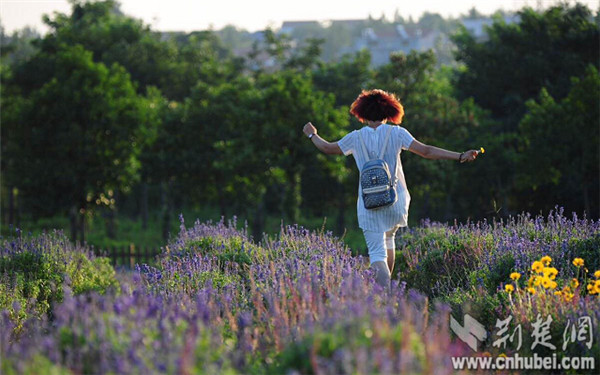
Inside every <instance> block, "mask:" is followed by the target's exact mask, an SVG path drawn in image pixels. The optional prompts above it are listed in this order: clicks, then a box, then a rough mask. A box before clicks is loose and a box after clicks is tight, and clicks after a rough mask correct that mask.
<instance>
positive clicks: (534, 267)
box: [531, 260, 544, 273]
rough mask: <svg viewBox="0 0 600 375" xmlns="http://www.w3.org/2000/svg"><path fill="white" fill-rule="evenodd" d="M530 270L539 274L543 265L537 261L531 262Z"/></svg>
mask: <svg viewBox="0 0 600 375" xmlns="http://www.w3.org/2000/svg"><path fill="white" fill-rule="evenodd" d="M531 269H532V270H533V271H535V272H536V273H541V272H543V270H544V264H543V263H542V262H540V261H539V260H536V261H535V262H533V264H532V265H531Z"/></svg>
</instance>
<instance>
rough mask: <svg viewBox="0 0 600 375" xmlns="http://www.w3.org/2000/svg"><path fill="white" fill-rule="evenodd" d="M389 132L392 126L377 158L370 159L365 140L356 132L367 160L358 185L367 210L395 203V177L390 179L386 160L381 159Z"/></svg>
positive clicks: (390, 130)
mask: <svg viewBox="0 0 600 375" xmlns="http://www.w3.org/2000/svg"><path fill="white" fill-rule="evenodd" d="M391 132H392V127H391V126H390V128H389V129H388V132H387V134H386V136H385V141H384V144H383V148H382V149H381V152H380V154H379V158H378V159H372V160H371V159H370V157H369V153H368V152H367V147H366V146H365V142H364V141H363V139H362V136H361V135H360V132H358V137H359V138H360V143H361V145H362V150H363V152H364V154H365V159H367V162H366V163H365V164H364V165H363V167H362V170H361V171H360V187H361V190H362V197H363V203H364V205H365V208H366V209H368V210H375V209H378V208H383V207H387V206H391V205H392V204H394V203H396V200H397V195H396V186H395V185H396V181H395V179H392V175H391V173H390V168H389V166H388V164H387V163H386V161H385V160H383V155H384V154H385V149H386V148H387V144H388V141H389V139H390V133H391Z"/></svg>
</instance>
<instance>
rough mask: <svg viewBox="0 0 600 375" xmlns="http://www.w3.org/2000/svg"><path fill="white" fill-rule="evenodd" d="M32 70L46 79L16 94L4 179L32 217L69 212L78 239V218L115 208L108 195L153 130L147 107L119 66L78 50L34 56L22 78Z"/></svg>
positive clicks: (124, 183) (124, 181)
mask: <svg viewBox="0 0 600 375" xmlns="http://www.w3.org/2000/svg"><path fill="white" fill-rule="evenodd" d="M39 66H44V67H46V68H47V69H46V71H45V72H44V73H51V74H48V76H47V77H46V79H45V80H44V81H43V82H39V84H40V85H39V87H37V88H34V89H32V90H30V91H28V92H27V93H23V94H26V96H23V98H25V99H22V100H21V106H20V108H19V111H18V113H15V115H13V116H11V117H10V122H9V123H8V124H6V125H8V126H9V128H10V131H11V133H10V134H9V136H10V138H11V141H12V142H11V144H12V145H13V146H14V147H11V148H10V149H9V150H7V154H9V159H10V160H11V161H12V163H13V164H12V165H11V166H10V169H9V170H8V171H7V172H8V173H7V179H8V180H9V181H10V182H11V183H12V184H14V185H15V186H17V187H18V188H19V190H20V191H21V192H22V195H23V197H24V198H25V199H26V203H27V204H28V206H29V208H31V210H32V212H36V213H38V214H39V215H41V216H43V215H51V214H54V213H56V212H65V213H66V212H67V211H69V212H70V216H71V224H72V225H71V234H72V237H73V239H75V238H76V237H77V235H79V239H80V240H82V241H83V240H84V231H83V228H84V227H83V223H84V219H85V216H84V215H86V214H87V213H88V212H91V211H93V209H94V207H95V206H96V205H98V204H106V205H110V204H114V201H111V196H112V195H113V194H114V192H115V191H116V190H117V189H124V190H126V189H128V188H130V187H131V184H132V182H133V181H134V180H135V177H136V175H137V170H138V168H139V163H138V160H137V156H138V154H139V149H140V143H141V142H142V138H143V137H144V133H143V131H144V129H147V128H151V127H152V126H153V124H152V121H151V119H152V118H153V117H152V115H151V114H150V113H149V112H151V106H150V105H148V103H147V102H146V101H145V100H143V99H140V98H138V96H137V95H136V92H135V88H134V85H133V83H132V82H131V80H130V77H129V75H128V74H127V72H126V71H125V69H123V67H120V66H118V65H116V64H115V65H112V66H111V67H106V66H105V65H104V64H102V63H95V62H94V61H93V60H92V53H91V52H88V51H86V50H84V49H83V48H82V47H81V46H74V47H68V46H61V47H60V48H59V49H58V50H57V51H55V53H52V54H49V53H46V52H40V53H39V54H37V55H36V56H35V57H34V58H33V59H32V61H30V63H27V64H25V65H23V66H22V67H21V68H20V69H21V73H22V74H27V72H28V71H29V72H31V73H30V74H32V75H35V74H36V72H35V71H31V69H35V68H36V67H39ZM42 76H43V74H42ZM3 125H4V124H3ZM17 145H18V146H17Z"/></svg>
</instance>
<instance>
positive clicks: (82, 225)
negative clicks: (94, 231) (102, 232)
mask: <svg viewBox="0 0 600 375" xmlns="http://www.w3.org/2000/svg"><path fill="white" fill-rule="evenodd" d="M85 215H86V210H85V208H82V209H81V210H80V211H79V243H81V244H82V245H83V244H85Z"/></svg>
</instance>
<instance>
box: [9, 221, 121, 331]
mask: <svg viewBox="0 0 600 375" xmlns="http://www.w3.org/2000/svg"><path fill="white" fill-rule="evenodd" d="M65 286H66V287H68V288H70V289H71V290H72V291H73V293H75V294H80V293H86V292H90V291H95V292H98V293H105V292H106V291H107V290H108V289H109V288H111V287H117V286H118V283H117V280H116V277H115V271H114V269H113V268H112V266H111V265H110V263H109V260H108V259H106V258H99V257H96V256H94V255H93V254H92V253H91V252H90V250H89V249H87V248H84V247H80V246H74V245H73V244H71V243H70V242H69V240H68V239H67V238H66V237H65V236H64V235H63V234H62V232H53V233H44V234H42V235H40V236H36V237H32V236H27V237H21V236H19V237H16V238H14V239H12V240H5V241H4V242H3V244H2V248H1V249H0V310H2V309H8V310H9V311H10V312H11V316H12V317H13V318H14V319H15V321H16V322H17V323H18V324H17V330H20V329H21V328H22V322H23V321H24V320H25V319H26V318H27V317H29V316H30V315H31V316H33V317H36V318H38V319H39V318H41V317H42V315H44V314H50V316H52V305H53V304H56V303H60V302H61V301H62V298H63V294H64V292H63V290H64V287H65Z"/></svg>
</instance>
